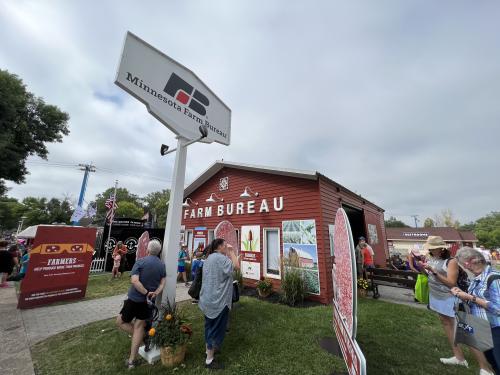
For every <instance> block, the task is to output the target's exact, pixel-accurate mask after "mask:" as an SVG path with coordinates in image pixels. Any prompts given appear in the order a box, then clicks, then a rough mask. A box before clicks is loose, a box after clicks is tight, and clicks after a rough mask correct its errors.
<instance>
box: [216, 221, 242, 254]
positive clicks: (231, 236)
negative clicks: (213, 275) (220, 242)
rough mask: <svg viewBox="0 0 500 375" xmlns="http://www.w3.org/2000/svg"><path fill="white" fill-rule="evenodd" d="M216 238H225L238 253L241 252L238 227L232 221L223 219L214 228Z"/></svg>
mask: <svg viewBox="0 0 500 375" xmlns="http://www.w3.org/2000/svg"><path fill="white" fill-rule="evenodd" d="M214 236H215V238H223V239H224V240H225V241H226V242H227V243H228V244H229V245H231V246H232V247H233V248H234V249H235V250H236V254H238V253H239V246H238V237H237V236H236V228H235V227H234V226H233V224H231V222H230V221H227V220H224V221H221V222H220V223H219V224H218V225H217V227H216V228H215V230H214Z"/></svg>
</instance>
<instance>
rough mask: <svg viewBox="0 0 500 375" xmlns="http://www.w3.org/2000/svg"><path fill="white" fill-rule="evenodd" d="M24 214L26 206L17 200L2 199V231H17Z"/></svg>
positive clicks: (0, 224) (0, 217)
mask: <svg viewBox="0 0 500 375" xmlns="http://www.w3.org/2000/svg"><path fill="white" fill-rule="evenodd" d="M24 212H25V207H24V205H23V204H21V203H19V201H18V200H17V199H15V198H8V197H0V230H13V229H16V228H17V225H18V223H19V220H20V218H21V216H23V214H24Z"/></svg>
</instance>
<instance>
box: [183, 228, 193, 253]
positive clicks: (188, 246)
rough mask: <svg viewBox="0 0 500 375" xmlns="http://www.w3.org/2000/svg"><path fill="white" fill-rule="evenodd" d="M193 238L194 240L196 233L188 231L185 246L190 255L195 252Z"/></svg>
mask: <svg viewBox="0 0 500 375" xmlns="http://www.w3.org/2000/svg"><path fill="white" fill-rule="evenodd" d="M189 233H191V244H190V243H189ZM193 238H194V231H193V230H192V229H186V243H185V245H186V246H187V248H188V253H189V252H191V251H193ZM190 247H191V248H190Z"/></svg>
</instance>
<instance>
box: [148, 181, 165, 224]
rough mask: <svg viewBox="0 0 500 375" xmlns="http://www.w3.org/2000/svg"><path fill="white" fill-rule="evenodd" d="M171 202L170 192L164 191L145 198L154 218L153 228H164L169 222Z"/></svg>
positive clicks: (150, 194)
mask: <svg viewBox="0 0 500 375" xmlns="http://www.w3.org/2000/svg"><path fill="white" fill-rule="evenodd" d="M169 200H170V190H167V189H164V190H161V191H155V192H152V193H149V194H148V195H146V197H145V198H144V201H145V202H146V204H147V210H148V211H149V214H150V215H152V217H153V226H155V227H157V228H164V227H165V223H166V221H167V212H168V205H167V203H168V201H169Z"/></svg>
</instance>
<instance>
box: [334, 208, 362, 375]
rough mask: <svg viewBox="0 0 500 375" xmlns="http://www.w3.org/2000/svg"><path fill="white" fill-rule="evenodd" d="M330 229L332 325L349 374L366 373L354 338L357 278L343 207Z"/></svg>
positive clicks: (352, 247)
mask: <svg viewBox="0 0 500 375" xmlns="http://www.w3.org/2000/svg"><path fill="white" fill-rule="evenodd" d="M333 230H334V235H333V237H334V238H333V243H334V244H335V264H334V267H333V269H332V279H333V328H334V330H335V334H336V336H337V340H338V342H339V346H340V348H341V350H342V354H343V357H344V361H345V363H346V366H347V369H348V371H349V374H351V375H366V359H365V357H364V355H363V352H362V351H361V349H360V348H359V345H358V343H357V342H356V329H357V279H356V255H355V248H354V241H353V239H352V232H351V226H350V224H349V219H348V218H347V215H346V213H345V211H344V209H342V208H339V209H338V211H337V214H336V215H335V227H334V228H333Z"/></svg>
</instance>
